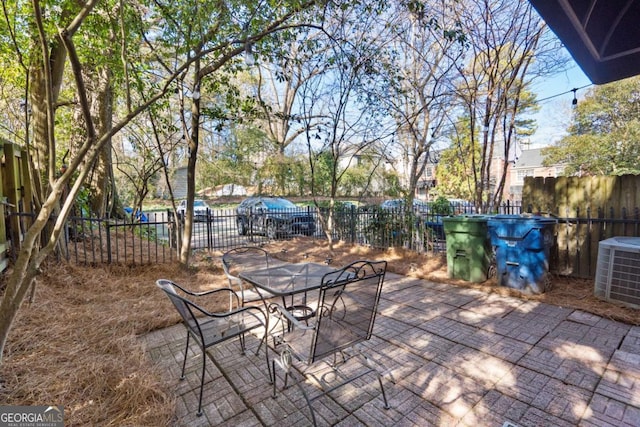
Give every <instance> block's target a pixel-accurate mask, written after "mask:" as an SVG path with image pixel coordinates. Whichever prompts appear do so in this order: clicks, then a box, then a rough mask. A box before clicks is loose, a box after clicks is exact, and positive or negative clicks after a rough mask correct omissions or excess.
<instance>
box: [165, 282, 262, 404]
mask: <svg viewBox="0 0 640 427" xmlns="http://www.w3.org/2000/svg"><path fill="white" fill-rule="evenodd" d="M156 284H157V286H158V287H159V288H160V289H162V290H163V291H164V292H165V293H166V294H167V296H168V297H169V299H170V300H171V302H172V303H173V305H174V306H175V308H176V309H177V310H178V313H180V316H181V317H182V321H183V323H184V325H185V327H186V328H187V344H186V346H185V349H184V360H183V362H182V373H181V375H180V379H184V370H185V366H186V364H187V353H188V351H189V340H190V337H193V339H194V340H195V341H196V342H197V343H198V346H199V347H200V349H201V350H202V373H201V376H200V397H199V400H198V412H197V415H198V416H200V415H202V390H203V387H204V373H205V367H206V361H207V354H208V353H207V349H208V348H209V347H212V346H215V345H216V344H219V343H221V342H224V341H227V340H230V339H232V338H236V337H237V338H238V339H239V341H240V348H241V353H242V354H244V353H245V334H246V333H247V332H250V331H252V330H254V329H258V328H263V329H264V333H265V336H264V337H263V338H262V339H261V343H262V342H263V341H266V332H267V316H266V314H265V312H264V310H263V309H262V308H260V307H241V302H240V298H239V296H238V295H237V294H236V293H235V292H234V291H233V289H231V288H218V289H213V290H211V291H205V292H199V293H197V292H192V291H189V290H187V289H185V288H183V287H181V286H179V285H177V284H176V283H174V282H172V281H170V280H166V279H160V280H158V281H157V282H156ZM179 293H182V295H180V294H179ZM215 293H229V294H230V297H231V298H230V301H231V303H230V306H229V310H228V311H225V312H215V313H214V312H210V311H207V310H206V309H204V308H203V307H201V306H200V305H197V304H196V303H195V302H193V301H191V299H190V298H192V299H198V298H201V297H205V296H208V295H212V294H215ZM260 347H261V345H260V346H258V349H257V350H256V356H257V355H258V353H259V352H260ZM265 360H266V363H267V365H266V366H267V371H268V373H269V380H270V381H271V370H270V367H269V354H268V351H267V350H266V349H265Z"/></svg>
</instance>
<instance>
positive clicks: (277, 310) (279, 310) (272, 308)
mask: <svg viewBox="0 0 640 427" xmlns="http://www.w3.org/2000/svg"><path fill="white" fill-rule="evenodd" d="M269 313H271V314H273V315H275V316H278V317H280V316H282V317H284V318H286V319H287V321H288V322H289V324H291V325H293V326H294V327H295V328H296V329H302V330H312V329H314V328H315V325H314V324H309V325H308V324H306V323H303V322H301V321H300V320H298V319H296V317H295V316H294V315H293V314H292V313H291V312H290V311H289V310H287V309H286V307H283V306H282V305H280V304H278V303H275V302H273V303H271V304H269Z"/></svg>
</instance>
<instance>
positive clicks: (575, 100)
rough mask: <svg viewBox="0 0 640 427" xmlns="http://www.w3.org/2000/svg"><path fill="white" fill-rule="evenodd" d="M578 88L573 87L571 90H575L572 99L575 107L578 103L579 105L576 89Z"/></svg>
mask: <svg viewBox="0 0 640 427" xmlns="http://www.w3.org/2000/svg"><path fill="white" fill-rule="evenodd" d="M577 90H578V89H576V88H573V89H571V91H572V92H573V101H571V104H572V105H573V106H574V107H575V106H576V105H578V98H576V91H577Z"/></svg>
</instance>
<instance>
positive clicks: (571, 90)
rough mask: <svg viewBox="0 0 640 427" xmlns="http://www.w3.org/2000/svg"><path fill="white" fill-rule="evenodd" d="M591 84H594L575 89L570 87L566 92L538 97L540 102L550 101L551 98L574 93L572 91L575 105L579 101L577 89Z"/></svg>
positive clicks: (585, 86)
mask: <svg viewBox="0 0 640 427" xmlns="http://www.w3.org/2000/svg"><path fill="white" fill-rule="evenodd" d="M589 86H593V84H592V83H591V84H588V85H584V86H580V87H574V88H573V89H569V90H568V91H566V92H562V93H557V94H555V95H551V96H547V97H546V98H542V99H538V102H544V101H548V100H550V99H553V98H557V97H559V96H562V95H566V94H568V93H572V92H573V99H574V101H575V102H573V104H574V105H575V104H577V103H578V99H577V98H576V92H577V91H579V90H582V89H585V88H588V87H589Z"/></svg>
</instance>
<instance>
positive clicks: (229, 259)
mask: <svg viewBox="0 0 640 427" xmlns="http://www.w3.org/2000/svg"><path fill="white" fill-rule="evenodd" d="M282 262H283V261H280V260H277V259H275V258H273V257H271V256H270V255H269V253H268V252H267V251H265V250H264V249H262V248H259V247H257V246H242V247H238V248H234V249H231V250H229V251H227V252H225V253H224V254H223V255H222V269H223V270H224V274H225V275H226V276H227V279H228V280H229V286H230V287H231V288H236V287H237V288H238V289H240V295H241V297H242V304H243V305H244V303H245V302H246V301H247V300H250V299H252V298H250V297H248V296H247V295H246V294H245V291H247V289H246V288H247V286H246V284H245V283H244V281H243V280H242V279H241V278H240V277H238V274H240V272H242V271H244V270H252V269H262V268H263V269H267V268H269V267H274V266H276V265H278V264H282ZM270 296H271V295H266V296H265V297H270ZM257 297H258V299H259V297H260V295H257Z"/></svg>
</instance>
